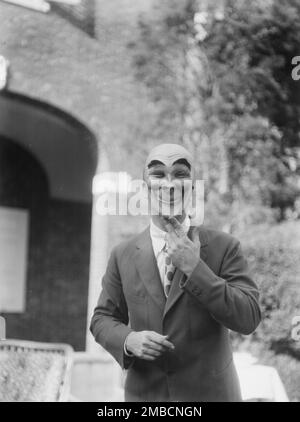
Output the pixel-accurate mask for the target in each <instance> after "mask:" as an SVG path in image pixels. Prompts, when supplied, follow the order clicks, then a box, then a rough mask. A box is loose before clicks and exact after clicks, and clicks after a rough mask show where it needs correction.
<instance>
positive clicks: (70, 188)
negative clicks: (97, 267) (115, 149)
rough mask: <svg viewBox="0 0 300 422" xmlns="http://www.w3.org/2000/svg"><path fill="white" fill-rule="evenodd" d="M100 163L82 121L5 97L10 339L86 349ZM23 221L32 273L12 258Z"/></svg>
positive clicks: (3, 282) (0, 213) (2, 202)
mask: <svg viewBox="0 0 300 422" xmlns="http://www.w3.org/2000/svg"><path fill="white" fill-rule="evenodd" d="M97 159H98V153H97V142H96V139H95V137H94V135H93V134H92V133H91V132H90V131H89V130H88V129H87V128H86V126H84V125H83V124H82V123H80V122H79V121H78V120H76V119H75V118H73V117H72V116H70V115H69V114H67V113H65V112H63V111H61V110H59V109H57V108H55V107H53V106H49V105H48V104H46V103H43V102H40V101H37V100H34V99H31V98H28V97H25V96H22V95H19V94H15V93H8V92H5V93H1V95H0V226H1V218H2V219H4V220H5V221H2V225H3V226H4V225H5V223H6V222H7V221H8V220H9V221H10V223H11V224H10V227H11V229H9V230H8V231H7V232H6V234H5V236H6V238H5V239H3V236H4V235H3V233H2V241H1V233H0V248H2V249H3V250H4V251H5V254H6V255H5V254H4V253H3V254H0V289H1V290H2V293H3V292H5V294H6V298H8V299H7V300H6V301H5V304H3V303H0V312H1V313H2V315H3V316H4V317H5V319H6V325H7V327H6V330H7V336H8V337H10V338H19V339H27V340H36V341H49V342H66V343H69V344H71V345H72V346H73V347H74V348H75V349H76V350H84V349H85V341H86V325H87V320H86V318H87V306H88V288H89V264H90V242H91V218H92V199H93V198H92V178H93V176H94V174H95V170H96V166H97ZM22 215H23V217H24V218H23V217H22V218H21V216H22ZM26 216H27V217H26ZM25 217H26V218H25ZM20 218H21V220H22V221H21V220H20ZM7 219H8V220H7ZM16 221H18V224H19V223H20V224H21V226H20V227H22V228H24V237H25V236H26V239H23V241H24V242H23V243H24V245H23V246H24V248H23V252H24V253H25V254H26V260H25V261H26V262H25V265H24V263H23V264H22V263H21V261H20V260H18V261H19V262H14V257H12V256H11V255H12V254H14V251H16V250H18V251H19V252H20V236H19V237H18V236H17V237H16V233H15V232H14V230H16V227H17V226H16ZM5 227H7V224H6V225H5ZM13 227H15V229H13ZM14 236H15V237H14ZM7 239H9V242H8V241H7ZM21 240H22V239H21ZM8 245H9V247H8ZM9 248H11V249H9ZM21 253H22V251H21ZM1 256H2V257H3V256H6V263H5V265H4V263H3V262H2V265H1ZM10 258H11V261H10ZM2 259H3V258H2ZM8 261H9V262H10V264H8ZM20 267H22V268H23V269H22V271H23V272H24V273H25V274H23V275H24V279H23V280H22V271H20ZM1 268H2V274H1ZM16 268H17V269H18V270H19V271H16ZM13 283H15V284H14V286H13ZM13 289H14V290H13ZM15 296H18V297H19V298H20V300H19V301H17V302H16V301H14V300H13V298H15ZM1 307H2V309H1ZM75 327H76V329H75Z"/></svg>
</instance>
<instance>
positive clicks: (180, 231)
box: [169, 217, 185, 237]
mask: <svg viewBox="0 0 300 422" xmlns="http://www.w3.org/2000/svg"><path fill="white" fill-rule="evenodd" d="M169 223H170V224H171V225H172V226H173V228H174V231H175V233H176V234H177V236H178V237H183V236H185V232H184V230H183V227H182V225H181V224H180V223H179V221H178V220H177V218H176V217H170V218H169Z"/></svg>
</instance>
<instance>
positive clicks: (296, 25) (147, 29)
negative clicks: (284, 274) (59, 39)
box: [135, 0, 300, 230]
mask: <svg viewBox="0 0 300 422" xmlns="http://www.w3.org/2000/svg"><path fill="white" fill-rule="evenodd" d="M156 14H157V15H156V16H154V17H153V19H152V20H151V22H150V21H147V22H145V21H144V20H141V22H140V40H139V42H138V43H137V44H136V45H135V48H136V54H135V65H136V70H137V77H138V78H139V80H141V81H142V82H143V83H145V85H146V86H147V87H148V90H149V95H150V97H151V100H152V101H153V103H154V104H155V110H156V119H155V123H154V125H153V127H149V139H150V143H151V142H152V141H153V142H154V141H155V140H157V139H159V140H161V141H175V142H182V143H183V144H184V145H186V146H187V147H188V148H189V149H190V150H191V151H192V153H193V154H194V155H195V156H196V157H197V160H196V161H197V166H198V175H199V176H200V177H201V176H202V177H203V178H204V179H205V181H206V194H207V210H208V212H206V216H209V217H208V220H209V221H208V222H209V223H213V224H218V225H221V226H224V223H225V220H226V221H229V222H230V224H229V229H231V230H234V228H235V227H237V228H239V227H240V226H243V225H245V224H249V223H251V222H257V221H260V220H266V219H273V218H277V219H284V218H286V217H287V216H288V215H294V216H297V213H296V212H295V203H296V199H297V197H298V196H299V188H298V187H297V182H298V180H299V129H300V127H299V125H300V95H299V93H300V84H299V83H297V82H296V81H294V80H293V79H292V77H291V72H292V63H291V60H292V57H293V56H295V55H297V54H299V52H298V51H297V49H298V40H299V39H300V20H299V17H300V1H299V0H292V1H288V0H284V1H281V0H274V1H269V2H263V1H259V0H256V1H253V2H247V1H246V0H239V1H233V0H227V1H224V2H222V3H220V4H218V3H216V5H213V6H212V5H210V6H207V3H205V4H204V2H202V1H199V0H185V1H182V0H181V1H179V0H175V1H174V0H172V1H170V0H168V1H166V2H164V5H163V7H160V8H157V9H156ZM298 183H299V182H298ZM287 210H290V214H288V213H287ZM237 211H238V212H237ZM293 213H294V214H293Z"/></svg>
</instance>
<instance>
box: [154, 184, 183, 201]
mask: <svg viewBox="0 0 300 422" xmlns="http://www.w3.org/2000/svg"><path fill="white" fill-rule="evenodd" d="M158 200H159V202H160V203H162V204H164V205H179V204H180V203H182V202H183V200H184V189H183V187H182V188H176V189H175V188H170V189H165V188H162V187H160V188H159V190H158Z"/></svg>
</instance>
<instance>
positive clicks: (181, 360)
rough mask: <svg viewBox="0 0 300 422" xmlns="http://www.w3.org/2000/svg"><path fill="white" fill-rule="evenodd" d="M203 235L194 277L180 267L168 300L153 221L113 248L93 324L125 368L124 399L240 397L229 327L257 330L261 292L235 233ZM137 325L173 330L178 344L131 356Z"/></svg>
mask: <svg viewBox="0 0 300 422" xmlns="http://www.w3.org/2000/svg"><path fill="white" fill-rule="evenodd" d="M193 229H195V228H191V229H190V231H189V233H188V235H189V237H191V231H192V230H193ZM199 237H200V242H201V249H200V258H201V259H200V260H199V264H198V265H197V267H196V268H195V270H194V271H193V273H192V274H191V276H190V277H189V278H187V276H186V275H185V274H183V273H182V272H181V271H180V270H179V269H176V271H175V275H174V278H173V282H172V286H171V290H170V293H169V296H168V298H167V299H166V298H165V295H164V292H163V288H162V283H161V280H160V277H159V272H158V268H157V263H156V259H155V257H154V253H153V248H152V243H151V238H150V232H149V227H148V228H147V229H146V230H145V231H144V232H142V233H140V234H139V235H137V236H135V237H134V238H133V239H131V240H129V241H126V242H123V243H121V244H120V245H118V246H117V247H115V248H114V249H113V251H112V253H111V256H110V259H109V262H108V266H107V270H106V273H105V275H104V277H103V279H102V291H101V294H100V297H99V300H98V304H97V307H96V308H95V311H94V315H93V317H92V320H91V326H90V329H91V332H92V333H93V335H94V337H95V340H96V341H97V342H98V343H99V344H101V345H102V346H103V347H104V348H105V349H106V350H107V351H108V352H109V353H110V354H111V355H112V356H113V357H114V358H115V359H116V360H117V362H119V364H120V365H121V367H122V368H125V369H128V371H127V376H126V381H125V400H126V401H203V402H206V401H240V400H241V395H240V388H239V382H238V378H237V374H236V370H235V367H234V364H233V360H232V350H231V346H230V340H229V329H230V330H233V331H237V332H239V333H242V334H250V333H251V332H253V331H254V330H255V328H256V327H257V325H258V324H259V322H260V319H261V314H260V309H259V304H258V290H257V287H256V285H255V283H254V282H253V281H252V279H251V277H250V275H249V273H248V269H247V263H246V260H245V258H244V257H243V254H242V251H241V247H240V243H239V242H238V241H237V240H236V239H235V238H234V237H232V236H231V235H228V234H225V233H223V232H219V231H216V230H210V229H205V228H204V227H203V226H202V227H201V228H199ZM132 330H134V331H142V330H151V331H156V332H158V333H161V334H164V335H166V334H168V335H169V339H170V341H171V342H172V343H173V344H174V345H175V350H174V351H170V352H167V353H166V354H164V355H163V356H161V357H159V358H158V359H157V360H155V361H146V360H142V359H139V358H136V357H133V358H130V357H127V356H126V355H125V354H124V349H123V347H124V341H125V339H126V337H127V335H128V334H129V333H130V332H131V331H132Z"/></svg>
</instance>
